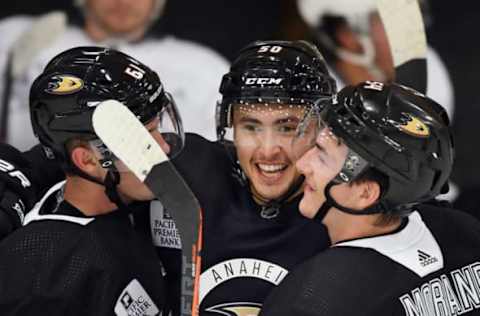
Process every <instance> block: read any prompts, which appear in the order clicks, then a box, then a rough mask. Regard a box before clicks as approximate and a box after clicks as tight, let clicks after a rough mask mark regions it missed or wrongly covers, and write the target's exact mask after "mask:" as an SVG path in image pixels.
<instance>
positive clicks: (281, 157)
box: [0, 41, 336, 315]
mask: <svg viewBox="0 0 480 316" xmlns="http://www.w3.org/2000/svg"><path fill="white" fill-rule="evenodd" d="M220 92H221V94H222V96H223V97H222V100H221V101H220V102H219V104H218V106H217V108H218V111H217V112H218V115H217V118H218V124H217V129H218V133H219V137H220V139H221V141H218V142H209V141H207V140H205V139H204V138H202V137H200V136H198V135H194V134H187V135H186V139H185V147H184V149H183V151H182V152H181V153H180V154H179V155H178V157H176V158H175V159H174V160H173V163H174V164H175V166H176V168H177V169H178V171H179V172H180V174H181V175H182V176H183V177H184V179H185V180H186V182H187V184H188V185H189V186H190V187H191V189H192V191H193V193H194V194H195V195H196V196H197V198H198V200H199V202H200V205H201V206H202V209H203V249H202V265H201V276H200V289H199V299H200V314H201V315H222V314H225V313H230V314H235V315H243V313H244V312H248V313H249V314H251V315H256V314H257V313H258V311H259V310H260V307H261V304H262V302H263V299H264V298H265V297H266V295H267V294H268V293H269V291H270V290H271V289H272V288H273V287H275V286H276V285H277V284H279V282H280V281H281V280H282V279H283V278H284V277H285V276H286V275H287V273H288V271H289V270H290V269H291V268H293V266H295V265H296V264H297V263H299V262H301V261H303V260H305V259H307V258H309V257H310V256H312V255H313V254H314V253H317V252H318V251H321V250H323V249H325V248H326V247H328V245H329V240H328V236H327V233H326V231H325V229H324V227H323V226H322V224H321V223H317V222H312V221H309V220H307V219H305V218H303V217H302V216H300V214H299V213H298V211H297V210H298V202H299V200H300V198H301V191H302V190H301V187H302V185H303V181H302V178H301V177H300V175H299V174H298V172H297V171H296V169H295V166H294V157H296V156H297V155H296V154H295V153H294V152H292V150H291V149H292V147H291V143H292V141H293V139H294V136H295V130H296V128H297V126H298V123H299V122H300V121H301V119H302V117H303V116H304V115H305V114H306V113H307V112H308V110H309V109H310V108H311V107H312V106H313V105H314V103H315V102H318V103H323V102H329V100H330V98H331V97H332V96H333V95H334V94H335V92H336V89H335V83H334V81H333V79H332V78H331V77H330V76H329V74H328V71H327V69H326V65H325V62H324V60H323V57H322V56H321V54H320V53H319V52H318V50H317V49H316V48H315V47H314V46H312V45H310V44H308V43H306V42H283V41H266V42H254V43H252V44H250V45H248V46H247V47H245V48H244V49H243V50H242V51H241V52H240V53H239V55H238V57H237V59H236V60H235V61H234V62H233V64H232V66H231V69H230V72H228V73H227V74H226V75H225V76H224V77H223V79H222V83H221V87H220ZM30 154H31V153H27V155H30ZM36 156H38V155H36ZM0 157H1V154H0ZM27 157H28V156H27ZM29 160H30V161H32V160H33V159H29ZM38 161H44V159H41V158H37V159H36V160H33V161H32V163H33V171H35V172H38V171H37V170H38V169H39V168H38V167H36V164H37V163H38ZM8 179H10V178H8ZM13 180H14V179H13ZM38 182H43V181H38ZM44 186H45V184H40V185H39V186H38V187H37V190H38V188H40V189H41V188H42V187H44ZM10 187H12V186H10ZM10 191H13V192H16V190H15V189H11V190H10ZM18 194H21V192H19V193H18ZM0 205H1V203H0ZM147 207H149V208H150V212H143V213H142V212H138V213H137V214H136V217H135V223H136V224H137V225H138V228H139V229H143V231H145V232H148V233H149V234H150V235H151V239H152V241H153V243H154V244H155V245H156V246H157V247H158V252H159V254H160V256H161V258H162V261H163V263H164V265H165V268H166V270H167V273H168V274H167V276H169V277H171V278H172V280H176V279H177V278H178V276H179V274H180V273H181V271H178V269H179V267H180V266H181V261H180V257H174V256H173V255H172V254H175V253H176V254H178V253H179V250H180V248H181V238H180V237H181V236H178V233H177V231H176V229H175V223H174V222H173V221H172V219H171V217H170V216H169V215H168V210H164V209H163V207H162V205H161V204H160V203H159V202H157V201H154V202H152V203H151V204H150V205H149V206H147ZM3 209H4V210H7V211H8V209H9V206H8V204H4V206H3ZM0 214H1V212H0ZM10 214H12V212H10ZM305 239H307V240H311V241H312V243H310V244H306V243H304V240H305ZM292 253H295V254H296V256H292ZM163 258H167V259H166V260H163ZM174 258H177V259H176V260H175V259H174ZM182 286H191V285H188V284H184V285H182ZM183 309H184V310H187V311H188V310H189V308H188V307H182V311H183ZM182 311H180V312H182ZM176 313H178V311H174V314H176Z"/></svg>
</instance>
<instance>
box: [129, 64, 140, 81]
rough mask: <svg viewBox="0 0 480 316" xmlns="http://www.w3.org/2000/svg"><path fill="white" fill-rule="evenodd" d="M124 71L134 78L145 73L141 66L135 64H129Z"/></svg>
mask: <svg viewBox="0 0 480 316" xmlns="http://www.w3.org/2000/svg"><path fill="white" fill-rule="evenodd" d="M125 73H126V74H127V75H129V76H132V77H133V78H135V79H138V80H140V79H142V78H143V75H145V70H143V69H142V68H140V67H138V66H137V65H134V64H130V65H128V67H127V68H126V69H125Z"/></svg>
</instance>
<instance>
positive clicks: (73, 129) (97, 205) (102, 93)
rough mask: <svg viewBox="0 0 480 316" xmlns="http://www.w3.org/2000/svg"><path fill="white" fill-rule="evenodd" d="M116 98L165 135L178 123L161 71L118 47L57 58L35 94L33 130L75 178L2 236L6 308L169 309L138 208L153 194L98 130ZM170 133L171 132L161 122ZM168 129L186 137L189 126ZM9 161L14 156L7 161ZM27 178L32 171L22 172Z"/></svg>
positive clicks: (0, 288)
mask: <svg viewBox="0 0 480 316" xmlns="http://www.w3.org/2000/svg"><path fill="white" fill-rule="evenodd" d="M108 99H116V100H119V101H121V102H123V103H124V104H125V106H127V107H128V108H129V109H130V110H131V111H132V112H133V113H135V114H136V115H137V117H138V118H139V119H140V120H141V121H142V122H143V123H144V124H145V127H146V128H147V129H148V130H149V131H150V133H151V134H152V136H153V137H154V139H155V140H156V141H157V142H158V143H159V144H160V146H161V147H162V148H163V150H164V151H165V152H167V153H169V154H171V155H173V154H175V152H176V151H177V149H178V148H181V146H178V145H179V144H176V143H173V142H170V143H167V142H166V139H167V138H165V140H164V138H163V137H162V136H161V134H160V132H161V130H160V129H161V128H163V127H164V126H165V125H164V124H163V123H164V122H166V121H169V120H170V121H171V122H172V124H170V126H179V122H178V117H175V116H174V115H171V116H169V114H173V113H176V109H175V104H174V103H173V102H172V99H171V97H170V96H169V94H168V93H167V92H165V91H164V89H163V86H162V84H161V82H160V80H159V77H158V75H157V74H156V73H155V72H153V71H152V70H150V69H149V68H148V67H146V66H145V65H143V64H141V63H140V62H138V61H137V60H135V59H133V58H131V57H129V56H127V55H124V54H122V53H120V52H118V51H115V50H111V49H104V48H94V47H80V48H74V49H71V50H68V51H66V52H63V53H62V54H60V55H58V56H57V57H55V58H54V59H53V60H52V61H50V63H49V64H48V65H47V66H46V68H45V70H44V71H43V73H42V74H40V76H39V77H38V78H37V79H36V80H35V81H34V83H33V85H32V87H31V93H30V111H31V117H32V125H33V130H34V131H35V133H36V135H38V137H39V140H40V142H41V144H42V145H43V146H44V147H45V148H46V149H47V150H48V153H49V154H50V155H54V156H55V157H56V158H57V162H60V163H61V164H62V167H63V170H64V171H65V175H66V180H65V181H62V182H60V183H58V184H56V185H54V186H53V187H52V188H50V190H49V191H48V192H47V193H46V194H45V195H44V196H43V198H42V199H41V200H40V202H39V203H38V204H37V205H36V206H35V208H34V209H33V210H32V211H31V212H30V213H28V215H27V217H26V219H25V223H24V224H26V226H24V227H23V228H21V229H18V230H17V231H15V232H14V233H13V234H11V235H10V236H9V237H8V238H6V239H5V240H3V241H2V243H1V244H0V254H1V257H2V260H1V262H0V306H1V310H2V312H1V314H2V315H19V316H20V315H21V316H27V315H39V313H40V314H42V315H52V316H53V315H82V316H84V315H98V316H100V315H160V314H161V313H162V312H163V309H164V307H165V306H166V305H168V304H167V302H166V297H167V293H166V289H165V281H164V277H163V275H162V264H161V262H160V261H159V259H158V256H157V254H156V253H155V248H154V247H153V246H152V245H151V243H150V242H149V240H148V239H145V235H144V234H140V233H139V232H137V231H136V230H135V229H134V227H133V225H132V223H131V221H130V217H129V215H130V214H131V213H132V212H134V211H136V210H138V209H139V208H141V205H142V204H139V202H136V201H150V200H152V199H153V193H152V192H151V191H150V190H149V189H148V188H147V187H146V186H145V185H144V184H143V183H141V182H140V180H138V179H137V178H136V176H135V175H134V174H133V173H131V172H129V170H128V169H126V167H125V166H124V165H123V164H122V162H121V161H119V160H117V159H116V158H115V157H114V156H113V155H112V154H111V152H110V151H109V149H108V148H107V147H105V145H103V143H102V142H101V141H100V140H99V139H98V138H97V136H96V134H95V131H94V129H93V127H92V113H93V111H94V109H95V106H96V105H98V104H99V103H100V102H101V101H104V100H108ZM162 132H167V131H166V130H162ZM168 132H174V134H175V135H176V136H177V137H173V136H174V134H171V133H170V134H169V136H170V139H176V140H181V139H182V134H181V131H179V132H178V133H175V132H176V131H174V130H169V131H168ZM4 166H5V164H4ZM22 179H23V183H24V184H25V185H30V183H29V180H28V178H26V177H25V176H23V177H22Z"/></svg>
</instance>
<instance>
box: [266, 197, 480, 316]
mask: <svg viewBox="0 0 480 316" xmlns="http://www.w3.org/2000/svg"><path fill="white" fill-rule="evenodd" d="M419 209H420V211H419V212H414V213H412V214H411V215H410V216H409V217H408V221H406V223H405V224H404V225H402V227H401V228H400V229H399V230H397V231H396V232H393V233H391V234H387V235H382V236H376V237H370V238H362V239H356V240H351V241H347V242H342V243H339V244H337V245H335V246H333V247H332V248H330V249H328V250H326V251H324V252H322V253H320V254H318V255H317V256H315V257H314V258H312V259H310V260H308V261H307V262H305V263H304V264H302V265H299V266H298V267H297V268H296V269H295V271H294V272H292V273H291V274H290V275H289V276H288V277H287V278H286V279H285V280H284V282H283V283H282V284H281V285H280V286H279V287H278V288H276V289H275V290H274V291H273V292H272V294H271V295H270V296H269V298H268V299H267V301H266V302H265V305H264V309H263V310H262V313H261V315H264V316H270V315H275V316H282V315H289V316H291V315H296V316H307V315H308V316H313V315H316V316H320V315H332V316H337V315H342V316H344V315H355V316H362V315H365V316H366V315H398V316H399V315H407V316H440V315H443V316H449V315H480V223H479V222H477V221H476V220H475V219H474V218H472V217H470V216H468V215H467V214H464V213H462V212H460V211H456V210H449V209H445V208H437V207H432V206H422V207H420V208H419Z"/></svg>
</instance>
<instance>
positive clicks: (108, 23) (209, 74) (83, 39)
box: [0, 0, 228, 149]
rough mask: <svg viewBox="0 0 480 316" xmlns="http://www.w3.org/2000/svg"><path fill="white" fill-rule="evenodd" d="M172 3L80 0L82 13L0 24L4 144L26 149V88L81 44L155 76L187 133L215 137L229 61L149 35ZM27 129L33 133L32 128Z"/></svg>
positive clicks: (20, 18)
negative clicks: (130, 60) (112, 52)
mask: <svg viewBox="0 0 480 316" xmlns="http://www.w3.org/2000/svg"><path fill="white" fill-rule="evenodd" d="M165 4H166V0H76V1H75V5H76V7H77V9H78V10H80V12H81V14H77V15H73V16H72V17H71V18H70V19H68V21H67V19H66V18H65V16H64V15H62V14H60V13H55V14H49V15H47V16H43V17H40V18H32V17H26V16H14V17H10V18H8V19H4V20H3V21H2V22H1V23H0V34H1V36H0V73H1V74H4V76H3V77H1V78H2V79H1V80H0V94H1V95H2V98H1V100H2V102H1V106H0V138H2V139H6V140H7V142H9V143H11V144H13V145H15V146H17V147H18V148H20V149H27V148H28V147H30V146H31V145H33V144H35V140H34V136H33V132H32V130H31V128H30V127H29V125H30V124H29V120H30V119H29V114H28V87H29V86H30V84H31V83H32V81H33V79H34V77H35V74H38V73H40V72H41V70H42V69H43V67H44V66H45V65H46V62H47V61H48V60H49V59H51V58H52V57H53V56H55V55H56V54H57V53H59V52H60V51H63V50H65V49H67V48H70V47H73V46H79V45H101V46H108V47H113V48H116V49H118V50H120V51H123V52H125V53H127V54H129V55H131V56H133V57H135V58H137V59H138V60H140V61H141V62H143V63H145V64H147V65H149V66H150V67H151V68H152V69H154V70H155V71H157V72H158V73H159V74H160V76H161V78H162V81H163V82H164V83H165V86H166V88H167V89H169V90H170V91H171V93H172V95H173V96H174V99H175V100H176V102H177V103H178V104H179V110H180V113H181V116H182V119H183V123H184V127H185V130H186V131H189V132H195V133H198V134H200V135H202V136H204V137H206V138H208V139H212V140H213V139H215V106H214V105H215V102H216V100H217V99H218V92H217V88H218V84H219V82H220V79H221V76H222V75H223V74H224V73H225V72H226V71H227V70H228V62H227V61H226V59H224V58H223V57H222V56H221V55H219V54H218V53H216V52H215V51H214V50H212V49H210V48H207V47H206V46H203V45H200V44H197V43H194V42H192V41H186V40H180V39H178V38H175V37H173V36H169V35H167V34H163V35H162V36H157V37H154V36H151V27H152V25H153V24H154V23H155V22H156V21H157V19H159V18H160V17H161V15H162V13H163V11H164V7H165ZM27 127H28V128H27Z"/></svg>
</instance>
